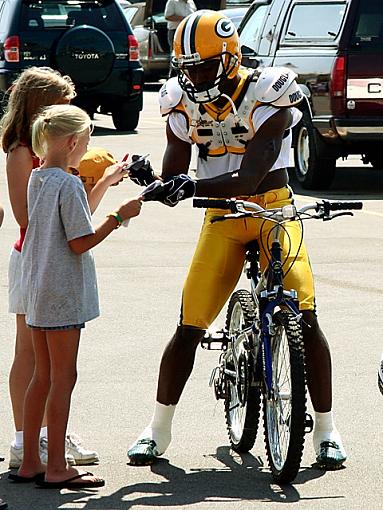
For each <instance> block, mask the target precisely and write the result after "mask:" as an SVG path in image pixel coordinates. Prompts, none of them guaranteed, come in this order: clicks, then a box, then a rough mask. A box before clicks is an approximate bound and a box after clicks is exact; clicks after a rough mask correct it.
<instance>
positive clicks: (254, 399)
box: [225, 290, 261, 453]
mask: <svg viewBox="0 0 383 510" xmlns="http://www.w3.org/2000/svg"><path fill="white" fill-rule="evenodd" d="M255 316H256V305H255V303H254V300H253V297H252V295H251V293H250V292H248V291H247V290H238V291H236V292H234V293H233V294H232V296H231V298H230V301H229V305H228V310H227V315H226V328H227V331H228V332H229V335H231V336H233V335H235V334H236V333H238V332H240V331H241V330H242V329H244V328H248V327H250V326H251V325H252V323H253V321H254V318H255ZM232 349H233V345H232V342H231V343H230V345H229V348H228V353H227V354H226V359H227V360H228V363H230V353H231V352H232ZM245 352H246V351H245V349H243V353H242V354H243V356H244V357H243V358H242V363H241V365H242V370H241V372H242V375H240V376H239V379H241V378H242V379H243V381H241V382H242V383H243V384H241V385H240V391H241V393H242V395H239V391H238V384H233V381H232V380H230V379H229V378H226V383H225V385H226V398H225V418H226V425H227V431H228V434H229V440H230V445H231V447H232V449H233V450H235V451H236V452H239V453H246V452H248V451H249V450H251V449H252V447H253V446H254V443H255V439H256V436H257V430H258V423H259V416H260V406H261V391H260V388H259V387H258V386H254V385H252V375H251V374H252V372H253V360H252V359H249V357H248V354H247V352H246V355H245V354H244V353H245ZM242 386H243V388H242Z"/></svg>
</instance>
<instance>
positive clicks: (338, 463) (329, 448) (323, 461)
mask: <svg viewBox="0 0 383 510" xmlns="http://www.w3.org/2000/svg"><path fill="white" fill-rule="evenodd" d="M346 459H347V456H346V454H345V453H344V452H342V450H341V448H340V446H339V445H338V444H337V443H336V442H335V441H323V442H322V443H321V444H320V451H319V455H318V456H317V459H316V460H317V462H318V465H319V467H320V468H322V469H326V470H328V471H332V470H336V469H340V468H341V467H342V466H343V463H344V461H345V460H346Z"/></svg>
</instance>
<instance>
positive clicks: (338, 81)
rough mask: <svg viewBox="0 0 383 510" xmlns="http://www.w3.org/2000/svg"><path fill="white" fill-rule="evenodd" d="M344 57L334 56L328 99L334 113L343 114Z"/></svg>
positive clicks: (345, 64)
mask: <svg viewBox="0 0 383 510" xmlns="http://www.w3.org/2000/svg"><path fill="white" fill-rule="evenodd" d="M346 66H347V61H346V57H344V56H341V57H336V59H335V61H334V65H333V66H332V70H331V80H330V101H331V109H332V111H333V113H334V115H343V114H344V113H345V104H346Z"/></svg>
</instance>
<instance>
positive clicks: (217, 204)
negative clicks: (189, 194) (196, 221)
mask: <svg viewBox="0 0 383 510" xmlns="http://www.w3.org/2000/svg"><path fill="white" fill-rule="evenodd" d="M193 207H202V208H204V209H209V208H214V209H230V211H232V212H236V210H237V209H236V207H235V203H234V201H233V200H225V199H210V198H194V199H193Z"/></svg>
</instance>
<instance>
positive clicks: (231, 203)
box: [193, 198, 363, 221]
mask: <svg viewBox="0 0 383 510" xmlns="http://www.w3.org/2000/svg"><path fill="white" fill-rule="evenodd" d="M193 207H202V208H206V209H211V208H216V209H226V210H230V212H232V213H234V214H235V213H238V214H237V215H236V217H242V216H243V215H252V214H257V213H258V214H259V215H260V216H264V217H266V216H268V217H273V218H274V219H275V218H276V216H275V215H278V214H282V218H283V219H293V218H294V217H295V218H296V217H297V216H300V215H301V214H303V213H307V212H308V211H316V212H317V213H319V215H318V216H317V218H318V219H319V218H322V219H323V220H330V219H332V218H335V217H337V216H340V215H342V213H339V214H334V215H331V214H330V212H331V211H350V210H360V209H362V208H363V202H347V201H344V202H341V201H339V202H331V201H329V200H322V201H320V202H315V203H312V204H308V205H305V206H303V207H302V208H301V209H299V210H297V209H296V208H295V207H294V206H285V207H283V208H281V209H269V210H265V209H263V207H261V206H260V205H258V204H257V203H255V202H246V201H245V200H237V199H234V198H231V199H215V198H212V199H209V198H195V199H194V200H193ZM285 209H286V211H285ZM250 211H252V212H250ZM278 211H280V212H278ZM343 214H344V215H346V214H352V213H346V212H344V213H343ZM232 217H234V216H232V215H227V214H225V215H222V216H219V217H217V218H214V221H220V220H221V219H222V220H224V219H230V218H232Z"/></svg>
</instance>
